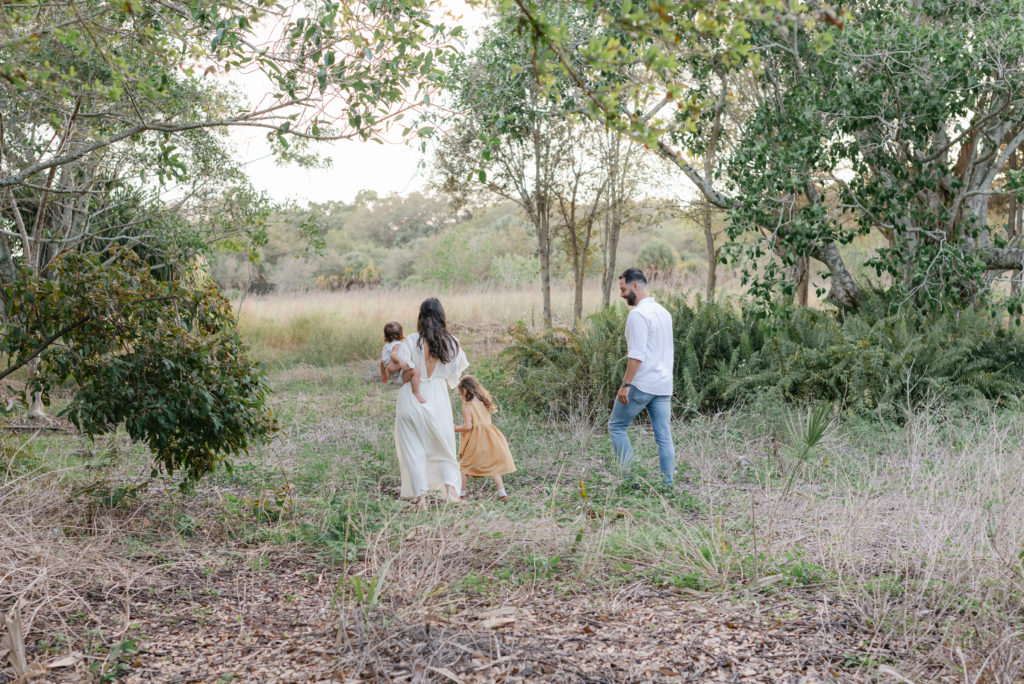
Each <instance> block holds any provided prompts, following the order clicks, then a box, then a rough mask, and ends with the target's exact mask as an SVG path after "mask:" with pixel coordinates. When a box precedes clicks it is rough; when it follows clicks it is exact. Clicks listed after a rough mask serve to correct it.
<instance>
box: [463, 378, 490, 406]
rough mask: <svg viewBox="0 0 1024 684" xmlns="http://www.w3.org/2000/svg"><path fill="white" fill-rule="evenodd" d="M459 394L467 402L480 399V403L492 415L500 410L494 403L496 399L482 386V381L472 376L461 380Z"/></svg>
mask: <svg viewBox="0 0 1024 684" xmlns="http://www.w3.org/2000/svg"><path fill="white" fill-rule="evenodd" d="M459 392H461V393H462V397H463V399H464V400H465V401H473V400H474V399H479V400H480V403H481V404H483V405H484V406H485V407H486V408H487V410H488V411H490V412H491V413H495V412H496V411H497V410H498V405H497V404H496V403H494V399H493V398H492V397H491V394H490V392H488V391H487V390H485V389H484V386H483V385H481V384H480V381H479V380H477V379H476V378H474V377H473V376H472V375H464V376H462V379H461V380H459Z"/></svg>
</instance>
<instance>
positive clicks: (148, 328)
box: [0, 248, 277, 481]
mask: <svg viewBox="0 0 1024 684" xmlns="http://www.w3.org/2000/svg"><path fill="white" fill-rule="evenodd" d="M50 269H52V274H51V276H50V277H41V276H38V275H29V276H27V277H25V278H21V279H19V280H16V281H15V282H14V284H13V285H12V286H11V287H10V288H9V289H8V290H7V298H6V314H7V316H8V317H9V318H12V319H13V318H17V319H19V320H21V321H23V325H20V326H8V328H7V329H6V330H5V334H4V335H3V336H2V337H0V351H2V352H3V353H4V354H6V355H7V356H8V358H11V359H15V362H14V363H13V364H12V365H11V366H10V367H9V368H8V369H7V370H6V371H4V372H2V373H0V379H2V378H4V377H6V376H8V375H10V374H11V373H12V372H13V371H15V370H17V369H18V368H19V367H21V366H23V365H25V364H26V363H28V362H29V361H31V360H33V359H37V358H38V359H39V361H40V364H39V373H38V374H37V375H36V378H35V381H34V387H35V388H36V389H38V390H39V391H40V392H41V393H42V395H43V397H44V398H45V399H47V400H48V399H49V393H50V391H51V390H52V389H53V388H54V387H55V386H57V385H58V384H59V383H62V382H63V381H65V380H68V379H70V380H71V381H72V383H73V386H74V387H75V392H74V396H73V397H72V399H71V402H70V405H69V406H68V408H67V414H68V416H69V417H70V419H71V421H72V422H73V423H74V424H75V425H76V426H77V427H78V428H79V429H81V430H82V431H83V432H85V433H86V434H87V435H89V436H93V435H97V434H102V433H105V432H108V431H110V430H113V429H115V428H116V427H117V426H119V425H121V424H123V425H124V426H125V428H126V430H127V432H128V434H129V435H130V436H131V437H132V438H133V439H135V440H138V441H140V442H143V443H145V444H147V445H148V446H149V447H150V449H151V450H152V451H153V454H154V456H155V458H156V467H155V469H154V474H155V473H156V469H163V470H165V471H166V472H168V473H174V472H175V471H178V470H181V471H183V472H184V475H185V479H186V481H191V480H196V479H198V478H199V477H201V476H203V475H205V474H207V473H209V472H210V471H212V470H213V469H214V467H216V465H217V464H218V463H220V462H222V461H228V463H230V461H229V459H230V457H231V456H234V455H237V454H239V453H241V452H243V451H245V450H246V449H247V448H248V447H249V446H250V445H251V444H253V443H259V442H265V441H267V440H268V439H269V438H270V437H271V436H272V435H273V433H274V432H275V431H276V430H277V424H276V422H275V421H274V419H273V418H272V416H271V415H270V413H269V412H268V411H267V409H266V407H265V406H264V399H265V396H266V386H265V384H264V380H263V375H262V372H261V370H260V369H259V367H258V366H257V365H256V364H255V363H253V362H252V361H250V360H249V359H248V358H247V356H246V353H245V348H244V345H243V344H242V342H241V339H240V338H239V337H238V333H237V332H236V331H235V327H234V316H233V314H232V312H231V307H230V305H229V304H228V302H227V301H226V300H225V299H224V298H223V297H222V296H221V295H220V294H219V292H218V291H217V290H216V288H214V287H212V286H206V287H200V288H192V287H188V286H185V285H182V284H179V283H176V282H173V281H160V280H158V279H156V278H155V277H153V276H152V275H151V274H150V273H149V271H148V269H146V268H144V267H143V264H142V263H141V261H140V259H139V257H138V256H136V255H135V254H134V253H133V252H131V251H130V250H127V249H124V248H118V249H115V250H113V259H112V260H108V261H106V262H104V261H101V260H100V259H99V258H98V257H96V256H95V255H92V254H80V253H75V252H70V253H64V254H62V255H61V256H59V257H57V258H56V259H55V260H54V261H53V263H51V264H50Z"/></svg>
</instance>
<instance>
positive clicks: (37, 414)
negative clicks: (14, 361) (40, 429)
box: [28, 358, 46, 420]
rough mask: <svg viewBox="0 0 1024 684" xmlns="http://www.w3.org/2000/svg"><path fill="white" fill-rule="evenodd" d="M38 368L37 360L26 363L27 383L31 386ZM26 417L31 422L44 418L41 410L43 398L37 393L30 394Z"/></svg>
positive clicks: (44, 414) (44, 412)
mask: <svg viewBox="0 0 1024 684" xmlns="http://www.w3.org/2000/svg"><path fill="white" fill-rule="evenodd" d="M38 368H39V359H38V358H35V359H32V360H31V361H29V362H28V383H29V384H31V382H32V380H33V378H35V376H36V371H37V369H38ZM28 417H29V418H31V419H33V420H42V419H44V418H46V411H45V410H43V396H42V395H41V394H40V393H39V392H32V396H31V398H30V399H29V404H28Z"/></svg>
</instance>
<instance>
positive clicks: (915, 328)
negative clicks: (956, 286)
mask: <svg viewBox="0 0 1024 684" xmlns="http://www.w3.org/2000/svg"><path fill="white" fill-rule="evenodd" d="M662 304H663V305H665V307H666V308H668V309H669V311H670V312H671V313H672V317H673V327H674V336H675V367H674V374H675V383H674V384H675V395H674V397H673V410H674V412H675V413H676V414H677V415H680V414H686V413H693V412H697V411H717V410H722V409H726V408H729V407H732V406H735V405H738V404H742V403H745V402H747V401H749V400H751V399H753V398H755V397H757V396H764V395H769V396H775V397H777V398H778V399H779V400H781V401H791V402H809V401H828V402H832V403H836V404H838V405H840V406H842V407H843V408H845V409H847V410H850V411H853V412H856V413H859V414H863V415H867V416H873V417H878V418H882V419H888V420H902V418H903V417H904V416H905V415H906V412H907V410H911V409H914V408H916V407H918V406H920V405H921V404H923V403H925V402H927V401H930V400H939V401H961V400H970V399H977V398H985V399H999V398H1004V397H1010V396H1020V394H1021V393H1022V392H1024V336H1022V335H1021V334H1019V333H1017V332H1016V331H1008V330H1007V329H1005V328H1004V327H1003V326H1002V325H1001V324H1000V322H999V321H997V320H994V319H992V318H990V317H988V316H986V315H984V314H982V313H978V312H973V311H961V312H958V313H957V314H955V315H954V314H935V315H930V314H927V313H925V312H921V311H919V310H907V309H893V307H891V306H890V305H889V304H888V303H886V302H885V301H884V300H883V299H882V298H880V297H878V298H874V299H872V298H870V297H869V298H868V301H867V302H866V304H865V306H864V307H863V308H862V310H861V312H860V313H859V314H857V315H845V316H844V315H841V314H837V313H835V312H827V311H817V310H813V309H807V308H800V309H796V310H792V311H789V312H786V313H784V314H782V315H781V316H780V317H779V318H777V319H774V320H772V321H768V320H765V319H762V318H759V317H758V316H757V315H755V314H754V313H753V312H752V311H751V310H748V309H746V308H744V307H736V306H733V305H731V304H729V303H728V302H719V301H709V302H704V301H699V300H698V302H697V303H696V305H695V306H690V305H689V304H688V303H687V302H686V300H685V299H683V298H682V297H680V296H669V297H668V298H666V299H664V300H663V301H662ZM625 317H626V309H625V308H624V307H623V306H622V305H617V306H613V307H610V308H608V309H605V310H604V311H601V312H599V313H597V314H595V315H594V316H591V317H590V318H589V319H588V320H587V322H586V325H585V327H584V328H583V330H581V331H579V332H573V331H571V330H551V331H547V332H543V333H539V334H533V333H530V332H529V331H528V330H527V329H526V328H525V327H523V326H520V327H518V328H516V329H515V330H513V332H512V343H511V344H510V345H509V347H507V348H506V350H505V352H504V356H503V358H504V362H505V364H506V375H507V377H508V378H509V386H508V387H507V388H506V389H505V393H504V394H505V396H507V397H509V399H510V400H511V401H514V402H516V403H518V404H520V405H521V406H522V407H523V408H526V409H530V410H534V411H536V410H540V411H543V412H548V413H552V414H555V415H559V416H563V417H564V416H569V415H588V416H594V415H598V414H600V415H604V414H606V413H607V411H608V410H610V408H611V402H612V401H613V398H614V396H615V391H616V388H617V387H618V384H619V382H620V380H621V377H622V373H623V372H624V370H625V363H626V346H625V338H624V335H623V329H624V325H625Z"/></svg>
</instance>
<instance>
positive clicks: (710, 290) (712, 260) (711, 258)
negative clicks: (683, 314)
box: [702, 202, 718, 300]
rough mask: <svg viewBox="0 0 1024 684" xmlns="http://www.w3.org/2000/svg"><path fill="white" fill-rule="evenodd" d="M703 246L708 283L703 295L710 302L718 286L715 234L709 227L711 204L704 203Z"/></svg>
mask: <svg viewBox="0 0 1024 684" xmlns="http://www.w3.org/2000/svg"><path fill="white" fill-rule="evenodd" d="M702 214H703V218H704V244H705V246H706V248H707V258H708V282H707V288H706V289H705V292H704V294H705V295H706V296H707V298H708V299H709V300H710V299H712V298H713V297H714V296H715V288H716V287H717V286H718V250H717V249H715V233H714V231H713V230H712V226H711V203H710V202H704V211H703V212H702Z"/></svg>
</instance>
